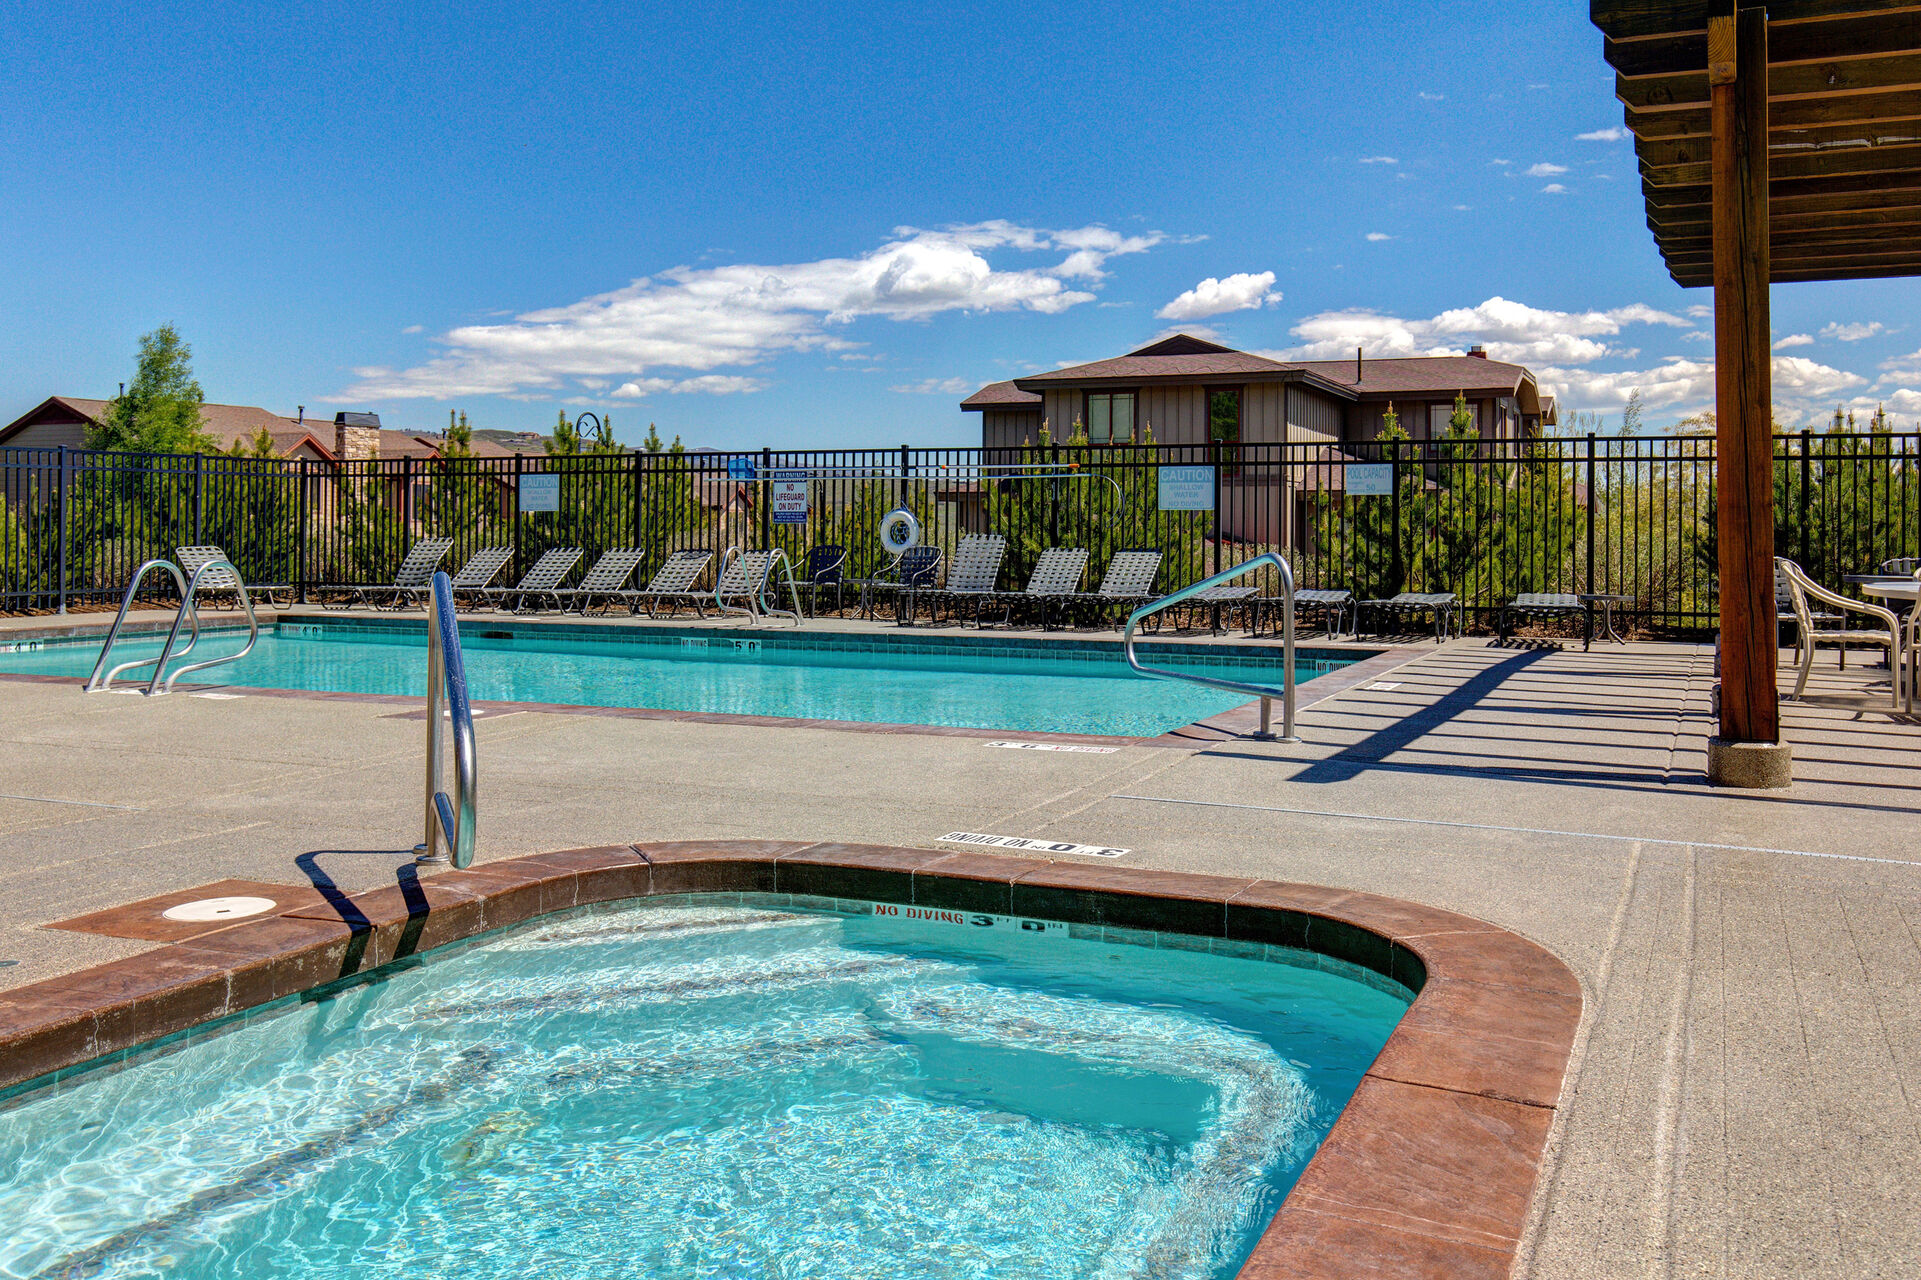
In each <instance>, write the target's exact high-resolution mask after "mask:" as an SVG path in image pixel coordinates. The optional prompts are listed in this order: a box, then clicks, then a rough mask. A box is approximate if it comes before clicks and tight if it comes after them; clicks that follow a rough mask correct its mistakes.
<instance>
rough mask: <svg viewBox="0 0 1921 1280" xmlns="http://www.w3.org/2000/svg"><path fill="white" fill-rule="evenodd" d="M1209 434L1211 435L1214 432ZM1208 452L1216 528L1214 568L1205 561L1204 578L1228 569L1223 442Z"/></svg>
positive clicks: (1210, 445)
mask: <svg viewBox="0 0 1921 1280" xmlns="http://www.w3.org/2000/svg"><path fill="white" fill-rule="evenodd" d="M1203 398H1205V397H1203ZM1209 434H1210V435H1211V434H1212V432H1210V433H1209ZM1207 451H1208V454H1209V455H1210V456H1211V458H1212V460H1213V463H1214V511H1213V514H1212V517H1211V520H1212V523H1213V526H1214V567H1213V568H1212V569H1210V568H1208V567H1207V564H1206V562H1205V561H1203V562H1202V564H1201V576H1202V577H1203V578H1205V577H1207V576H1208V575H1209V574H1211V573H1219V572H1220V571H1221V570H1222V569H1225V568H1226V567H1227V565H1226V564H1225V563H1224V562H1225V561H1226V559H1227V557H1226V556H1225V555H1224V554H1223V553H1222V547H1221V442H1220V441H1219V440H1211V441H1209V443H1208V450H1207Z"/></svg>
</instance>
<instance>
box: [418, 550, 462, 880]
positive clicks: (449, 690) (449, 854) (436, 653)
mask: <svg viewBox="0 0 1921 1280" xmlns="http://www.w3.org/2000/svg"><path fill="white" fill-rule="evenodd" d="M443 713H445V714H444V715H443ZM443 719H445V720H447V721H450V722H451V723H452V726H453V734H454V796H455V798H454V799H453V800H449V799H448V798H447V792H446V791H445V790H444V778H445V775H444V773H443V771H442V764H441V759H442V757H443V756H444V755H445V754H446V751H445V745H446V733H447V728H446V726H445V725H443V724H442V720H443ZM474 762H475V752H474V712H473V705H472V703H471V702H470V700H469V699H468V696H467V663H466V659H465V657H464V655H463V654H462V653H461V649H460V624H459V623H458V621H456V619H455V615H454V588H453V580H452V579H450V578H449V577H448V576H447V574H446V572H445V571H444V570H440V571H436V572H435V574H434V577H433V585H432V589H431V591H430V592H429V596H428V601H427V790H426V806H425V808H426V814H425V819H426V839H425V840H424V841H423V842H422V843H421V844H419V845H416V846H415V847H414V861H416V862H423V863H444V862H447V861H449V859H450V858H451V860H452V862H453V865H454V866H455V867H466V866H468V865H470V864H471V863H472V862H473V860H474V835H475V802H474ZM443 848H444V850H445V851H444V852H443Z"/></svg>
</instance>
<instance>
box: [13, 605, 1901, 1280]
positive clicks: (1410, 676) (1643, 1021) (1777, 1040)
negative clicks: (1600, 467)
mask: <svg viewBox="0 0 1921 1280" xmlns="http://www.w3.org/2000/svg"><path fill="white" fill-rule="evenodd" d="M1824 661H1825V662H1831V658H1826V659H1824ZM1863 678H1864V677H1863V675H1862V673H1859V672H1856V671H1850V672H1848V673H1846V674H1845V676H1841V675H1837V674H1835V673H1834V672H1833V669H1832V667H1831V666H1826V667H1825V668H1824V669H1823V670H1821V671H1819V672H1818V673H1817V686H1816V688H1815V689H1814V690H1812V691H1811V692H1812V697H1811V699H1810V701H1809V702H1807V703H1803V704H1787V705H1786V707H1785V714H1786V720H1787V725H1788V736H1789V737H1790V738H1791V739H1792V740H1793V741H1794V743H1795V747H1796V750H1795V754H1796V776H1797V779H1799V781H1798V782H1797V784H1796V786H1795V787H1794V788H1793V789H1792V790H1789V791H1786V792H1777V793H1749V794H1736V793H1726V792H1715V791H1712V790H1710V789H1709V788H1708V787H1706V786H1705V785H1704V783H1703V782H1702V770H1703V767H1704V763H1705V751H1706V735H1707V733H1708V732H1709V730H1710V722H1709V720H1708V717H1707V699H1708V691H1709V688H1710V686H1711V684H1712V654H1711V652H1710V651H1709V650H1707V649H1705V648H1697V647H1693V646H1675V645H1634V646H1628V647H1619V646H1605V647H1600V648H1597V649H1596V650H1595V651H1594V652H1592V653H1587V654H1583V653H1580V652H1578V651H1561V650H1557V649H1553V648H1500V647H1495V646H1492V645H1490V644H1489V643H1488V642H1487V641H1485V640H1478V639H1477V640H1466V641H1457V642H1454V643H1451V644H1449V645H1446V646H1442V647H1431V648H1427V649H1424V650H1420V651H1419V652H1418V656H1416V657H1414V658H1413V660H1412V661H1411V662H1410V663H1409V664H1408V665H1406V666H1403V667H1401V668H1399V669H1398V670H1396V671H1394V672H1391V673H1389V674H1386V675H1383V676H1380V677H1378V678H1377V679H1376V680H1374V681H1372V682H1370V683H1368V684H1365V685H1362V686H1360V687H1357V688H1354V689H1350V690H1348V691H1346V692H1344V693H1342V694H1340V695H1339V696H1337V697H1335V698H1333V699H1331V700H1329V701H1326V702H1323V703H1321V704H1319V705H1316V706H1312V707H1310V708H1309V709H1308V710H1307V711H1306V712H1305V713H1304V714H1303V716H1302V733H1303V736H1304V737H1305V738H1306V739H1307V742H1306V744H1305V745H1303V746H1291V747H1289V746H1279V745H1273V744H1268V745H1262V744H1255V743H1252V742H1248V741H1229V742H1223V743H1219V744H1215V745H1212V746H1210V747H1207V748H1205V749H1201V750H1195V751H1183V750H1172V749H1168V748H1164V747H1163V748H1147V747H1125V748H1122V749H1121V750H1119V751H1117V752H1115V753H1113V754H1105V755H1095V754H1077V753H1066V752H1058V753H1057V752H1037V751H1009V750H1004V749H997V748H993V747H989V746H987V745H985V744H984V743H983V742H981V741H979V740H972V739H959V738H947V737H940V736H934V735H925V734H913V733H907V734H888V735H876V734H865V733H849V732H843V731H837V730H833V729H821V728H769V727H765V726H756V725H725V724H697V723H687V722H669V721H653V720H640V719H626V718H614V717H596V716H590V715H578V714H567V713H547V712H537V713H536V712H518V713H509V714H500V715H496V716H489V717H486V718H483V719H482V721H481V722H480V728H479V733H480V753H481V757H480V758H481V768H482V774H481V804H482V815H483V816H482V823H483V825H482V828H481V845H480V849H481V852H480V857H481V858H482V859H483V860H486V859H490V858H498V857H506V856H510V855H514V854H520V853H526V852H531V851H535V850H539V849H552V848H564V847H569V846H575V845H590V844H600V843H608V842H620V841H630V840H641V839H676V838H699V837H740V838H793V839H805V840H843V841H850V842H871V843H885V844H903V845H932V844H933V843H934V842H935V840H936V838H937V837H938V836H940V835H941V834H943V833H945V832H948V831H952V830H970V831H981V832H989V833H993V834H1002V835H1027V836H1046V837H1048V838H1050V839H1055V840H1067V841H1076V842H1080V843H1087V844H1108V845H1117V846H1121V847H1126V848H1129V849H1131V850H1133V851H1134V852H1132V853H1130V854H1129V855H1128V856H1127V857H1126V858H1125V859H1124V861H1125V862H1127V863H1130V864H1134V865H1143V866H1156V867H1167V868H1177V869H1183V870H1194V871H1212V872H1222V873H1233V874H1258V875H1260V876H1264V877H1270V878H1276V879H1286V880H1302V881H1310V882H1318V883H1324V884H1331V885H1340V886H1346V887H1352V888H1358V889H1366V890H1371V891H1375V892H1380V893H1386V894H1392V895H1396V896H1400V897H1407V898H1414V899H1418V900H1420V901H1423V902H1428V903H1432V904H1434V905H1436V906H1441V907H1446V908H1450V909H1453V910H1457V911H1462V912H1466V913H1468V914H1471V915H1475V916H1480V917H1483V918H1485V919H1488V920H1492V921H1495V922H1497V923H1500V924H1503V925H1506V926H1509V927H1511V928H1514V929H1516V930H1518V931H1520V932H1522V933H1525V934H1527V935H1528V936H1530V937H1533V938H1535V939H1537V940H1539V941H1541V942H1543V943H1544V944H1546V945H1547V946H1549V947H1550V948H1552V949H1553V950H1554V951H1556V952H1557V953H1558V954H1560V955H1561V956H1562V957H1564V958H1565V959H1566V960H1567V961H1568V962H1569V963H1570V964H1571V965H1573V966H1574V967H1575V969H1576V970H1577V971H1578V972H1579V973H1580V974H1581V975H1582V979H1583V982H1584V984H1585V986H1586V989H1587V994H1588V1006H1587V1016H1586V1020H1585V1024H1584V1029H1583V1036H1582V1040H1581V1042H1580V1044H1579V1045H1578V1046H1577V1058H1576V1061H1575V1064H1574V1067H1573V1068H1572V1070H1571V1072H1570V1077H1569V1084H1568V1097H1567V1105H1566V1106H1565V1107H1564V1108H1563V1111H1562V1115H1563V1117H1564V1119H1563V1121H1562V1127H1561V1129H1560V1130H1559V1131H1558V1132H1557V1133H1556V1135H1555V1138H1554V1140H1553V1144H1552V1146H1551V1159H1552V1164H1551V1167H1550V1169H1549V1170H1548V1172H1547V1174H1546V1175H1545V1176H1544V1178H1543V1183H1542V1187H1543V1189H1542V1191H1541V1194H1540V1196H1539V1198H1538V1201H1537V1222H1536V1229H1535V1230H1534V1232H1533V1233H1532V1236H1531V1238H1530V1240H1529V1241H1528V1242H1527V1246H1526V1252H1525V1253H1524V1265H1523V1271H1524V1272H1525V1273H1526V1274H1530V1275H1537V1276H1542V1277H1579V1278H1580V1280H1592V1277H1595V1276H1607V1277H1613V1276H1642V1275H1661V1276H1668V1275H1675V1276H1680V1275H1686V1276H1697V1275H1699V1276H1728V1277H1748V1276H1835V1277H1850V1278H1851V1277H1860V1276H1912V1275H1916V1274H1921V1213H1917V1210H1921V1162H1917V1160H1916V1159H1915V1157H1914V1155H1913V1152H1914V1151H1916V1150H1917V1149H1921V1143H1918V1142H1917V1139H1918V1138H1921V1133H1917V1117H1916V1113H1915V1108H1914V1104H1913V1102H1912V1101H1911V1099H1912V1098H1913V1097H1914V1096H1916V1094H1917V1091H1921V981H1918V980H1921V945H1918V944H1917V930H1918V928H1921V846H1918V845H1917V842H1916V841H1915V840H1914V838H1913V833H1914V830H1915V816H1914V815H1915V813H1916V811H1917V809H1921V731H1917V729H1916V728H1915V727H1914V726H1913V725H1910V724H1905V723H1900V722H1899V720H1898V719H1897V718H1896V717H1893V716H1891V715H1889V714H1888V713H1887V712H1886V711H1885V709H1884V708H1885V705H1886V695H1885V691H1882V692H1880V693H1879V694H1878V696H1877V695H1876V694H1875V693H1873V692H1869V693H1865V694H1864V693H1863V692H1862V691H1861V688H1860V686H1861V682H1862V680H1863ZM1867 678H1871V675H1870V676H1869V677H1867ZM1309 688H1310V689H1311V686H1310V687H1309ZM0 706H4V707H5V710H6V715H5V717H4V722H3V725H0V750H4V751H5V752H6V753H7V758H8V761H9V768H8V769H7V780H6V782H5V783H4V784H0V790H4V791H5V792H8V793H11V794H10V795H9V796H7V797H0V893H3V894H4V900H5V902H6V903H7V907H6V919H5V926H6V928H5V930H4V932H0V960H12V961H16V962H17V963H15V964H14V965H12V966H10V967H6V968H0V986H5V985H13V984H16V983H21V982H26V981H32V980H35V979H38V978H41V977H45V976H49V975H51V974H54V973H57V972H63V971H67V970H71V969H74V968H78V967H81V966H84V965H86V964H91V963H94V962H97V961H98V960H101V959H105V958H108V957H111V956H119V955H126V954H131V953H133V952H137V951H139V950H141V949H143V948H144V947H145V946H146V945H149V944H144V943H137V942H132V941H126V940H118V939H111V938H104V937H96V936H91V935H86V934H78V933H66V932H61V931H53V930H46V929H43V928H41V927H40V926H41V925H43V924H44V923H46V922H48V921H52V920H58V919H64V918H67V917H70V916H74V915H78V914H81V913H84V912H87V911H91V910H95V909H99V908H103V907H107V906H112V905H116V904H119V903H123V902H127V901H130V900H133V899H137V898H141V897H145V896H149V895H151V894H155V893H160V892H165V891H168V890H172V889H179V888H184V887H188V886H191V885H195V884H203V883H207V882H209V881H213V880H217V879H222V878H226V877H234V878H244V879H256V880H266V881H270V882H282V883H290V884H292V883H305V882H308V881H310V880H312V881H321V880H324V881H330V882H332V883H334V884H338V885H340V886H342V887H345V888H348V889H361V888H371V887H375V886H377V885H382V884H388V883H392V881H393V878H394V875H395V871H396V869H397V868H398V867H399V866H401V865H403V864H405V863H407V862H409V861H410V859H409V856H408V854H407V852H406V846H410V845H411V844H412V843H413V842H414V841H415V840H417V839H418V838H419V837H418V835H417V832H418V831H419V828H420V804H421V801H420V769H421V765H420V752H421V729H422V726H421V723H420V721H419V720H418V718H412V719H409V718H404V717H405V716H406V714H407V713H406V712H405V711H404V709H401V708H397V707H395V706H393V705H391V704H380V703H367V702H354V701H339V700H322V699H305V698H268V697H259V696H249V697H243V698H241V699H239V700H235V701H221V700H211V699H206V698H197V697H192V696H175V697H171V698H164V699H154V700H148V699H144V698H139V697H117V696H106V697H95V698H82V697H81V696H80V695H79V694H78V693H77V692H76V691H75V689H74V688H73V687H72V686H71V685H52V684H32V683H14V682H0ZM28 797H31V798H28Z"/></svg>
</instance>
